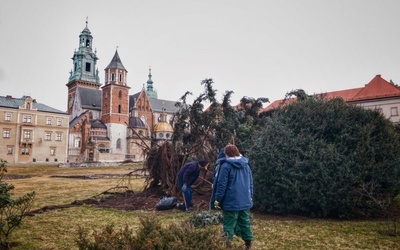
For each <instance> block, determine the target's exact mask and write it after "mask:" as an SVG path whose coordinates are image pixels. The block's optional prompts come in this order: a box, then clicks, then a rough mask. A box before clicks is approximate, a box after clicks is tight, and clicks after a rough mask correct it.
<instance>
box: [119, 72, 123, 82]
mask: <svg viewBox="0 0 400 250" xmlns="http://www.w3.org/2000/svg"><path fill="white" fill-rule="evenodd" d="M119 81H120V82H122V74H119Z"/></svg>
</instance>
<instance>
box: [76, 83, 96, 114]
mask: <svg viewBox="0 0 400 250" xmlns="http://www.w3.org/2000/svg"><path fill="white" fill-rule="evenodd" d="M77 93H78V94H79V99H80V101H81V107H82V108H83V109H92V110H101V96H102V92H101V90H99V89H89V88H81V87H78V90H77Z"/></svg>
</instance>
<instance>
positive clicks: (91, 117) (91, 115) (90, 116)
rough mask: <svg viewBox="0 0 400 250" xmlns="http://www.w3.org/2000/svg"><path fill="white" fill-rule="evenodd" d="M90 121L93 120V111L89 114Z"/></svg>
mask: <svg viewBox="0 0 400 250" xmlns="http://www.w3.org/2000/svg"><path fill="white" fill-rule="evenodd" d="M89 119H90V120H93V112H92V111H90V112H89Z"/></svg>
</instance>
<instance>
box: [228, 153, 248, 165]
mask: <svg viewBox="0 0 400 250" xmlns="http://www.w3.org/2000/svg"><path fill="white" fill-rule="evenodd" d="M225 160H226V161H227V162H229V163H230V164H231V165H232V166H233V167H235V168H244V167H246V166H247V165H249V159H247V158H246V157H244V156H236V157H229V158H226V159H225Z"/></svg>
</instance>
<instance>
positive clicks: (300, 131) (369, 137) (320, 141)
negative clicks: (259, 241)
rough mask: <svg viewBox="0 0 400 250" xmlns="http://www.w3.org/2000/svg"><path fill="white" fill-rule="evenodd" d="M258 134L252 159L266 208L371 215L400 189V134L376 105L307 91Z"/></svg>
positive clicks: (259, 195) (260, 200)
mask: <svg viewBox="0 0 400 250" xmlns="http://www.w3.org/2000/svg"><path fill="white" fill-rule="evenodd" d="M253 138H254V140H253V141H252V145H253V146H252V147H251V150H250V152H249V158H250V161H251V164H252V167H253V175H254V186H255V193H254V196H255V197H254V200H255V204H256V206H257V207H258V209H259V210H261V211H265V212H271V213H278V214H288V213H295V214H302V215H308V216H317V217H327V216H333V217H353V216H359V215H363V216H367V215H371V214H376V213H379V212H380V211H381V210H382V209H385V208H387V206H389V205H390V204H391V201H392V199H393V198H394V197H395V196H396V194H398V192H399V184H400V178H399V172H400V140H399V136H398V133H397V132H396V129H395V127H394V126H393V124H392V123H391V122H390V121H389V120H387V119H385V118H384V117H383V115H381V114H380V113H379V112H377V111H373V110H367V109H365V108H361V107H356V106H349V105H348V104H346V103H345V102H344V101H343V100H341V99H333V100H330V101H327V102H325V101H323V100H321V99H317V98H312V97H309V98H304V99H303V100H298V101H296V102H294V103H292V104H291V105H288V106H286V107H284V108H280V109H279V110H278V111H277V112H276V113H274V114H273V117H272V118H269V119H268V120H267V124H266V126H265V127H264V128H263V129H261V130H260V131H258V132H256V134H255V136H254V137H253ZM382 204H383V205H384V206H383V207H382Z"/></svg>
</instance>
